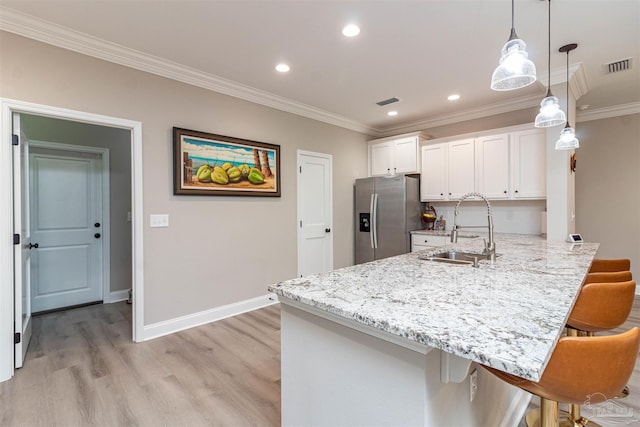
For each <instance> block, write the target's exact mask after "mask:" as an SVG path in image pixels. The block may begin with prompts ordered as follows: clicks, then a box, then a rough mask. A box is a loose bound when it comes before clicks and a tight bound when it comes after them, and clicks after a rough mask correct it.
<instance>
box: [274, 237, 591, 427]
mask: <svg viewBox="0 0 640 427" xmlns="http://www.w3.org/2000/svg"><path fill="white" fill-rule="evenodd" d="M495 240H496V244H497V253H498V255H499V256H498V257H497V259H496V261H490V260H481V261H480V262H479V265H478V268H474V267H471V266H469V265H450V264H445V263H438V262H434V261H428V260H423V259H422V258H425V257H428V255H430V254H431V253H435V252H440V251H442V248H434V249H432V250H425V251H421V252H417V253H410V254H405V255H400V256H396V257H392V258H387V259H383V260H379V261H374V262H370V263H366V264H360V265H356V266H352V267H347V268H343V269H339V270H335V271H332V272H330V273H326V274H320V275H316V276H310V277H303V278H298V279H294V280H289V281H285V282H281V283H278V284H275V285H272V286H270V287H269V290H270V291H271V292H274V293H275V294H277V295H278V298H279V300H280V302H281V303H282V424H283V425H356V424H357V425H424V426H441V425H442V426H447V425H470V426H473V425H478V426H484V425H517V420H519V418H520V417H521V416H522V412H523V411H524V408H526V404H527V403H528V398H529V396H528V394H527V393H524V392H522V391H520V390H518V389H516V388H513V387H511V386H509V385H507V384H504V383H501V382H500V381H499V380H497V379H495V378H494V377H492V376H491V375H489V374H488V373H486V372H485V371H484V370H481V369H478V370H477V392H476V393H475V396H474V397H475V398H474V400H473V402H470V386H471V384H470V379H469V378H468V375H467V374H468V373H469V372H473V371H474V370H475V369H476V366H475V363H481V364H484V365H488V366H492V367H494V368H497V369H500V370H502V371H505V372H508V373H512V374H515V375H518V376H521V377H523V378H527V379H531V380H534V381H535V380H538V379H539V378H540V377H541V375H542V372H543V371H544V368H545V366H546V363H547V362H548V360H549V357H550V356H551V354H552V352H553V348H554V347H555V344H556V342H557V340H558V338H559V337H560V335H561V333H562V330H563V328H564V324H565V321H566V319H567V317H568V315H569V312H570V310H571V308H572V306H573V304H574V302H575V299H576V296H577V294H578V291H579V289H580V286H581V284H582V281H583V280H584V277H585V275H586V274H587V272H588V269H589V266H590V265H591V261H592V259H593V258H594V256H595V253H596V251H597V249H598V245H597V244H593V243H584V244H580V245H576V244H570V243H565V242H548V241H546V240H545V239H544V238H543V237H538V236H526V235H508V234H497V235H496V239H495ZM482 247H483V242H482V238H478V239H460V240H459V243H457V244H455V245H450V246H449V247H448V248H449V249H452V248H453V249H456V250H459V251H462V250H464V251H476V252H480V251H481V249H482Z"/></svg>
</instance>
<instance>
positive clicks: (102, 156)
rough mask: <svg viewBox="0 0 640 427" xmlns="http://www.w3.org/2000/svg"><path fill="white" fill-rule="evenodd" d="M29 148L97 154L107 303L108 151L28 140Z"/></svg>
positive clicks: (103, 296)
mask: <svg viewBox="0 0 640 427" xmlns="http://www.w3.org/2000/svg"><path fill="white" fill-rule="evenodd" d="M29 144H30V146H31V147H35V148H47V149H50V150H58V151H73V152H77V153H90V154H99V155H100V159H101V168H102V213H101V216H102V230H101V233H102V239H101V240H102V301H104V302H107V301H108V299H109V298H110V297H109V293H110V292H111V217H110V212H111V205H110V203H111V198H110V188H109V179H110V175H109V149H108V148H102V147H88V146H85V145H73V144H63V143H57V142H50V141H34V140H29Z"/></svg>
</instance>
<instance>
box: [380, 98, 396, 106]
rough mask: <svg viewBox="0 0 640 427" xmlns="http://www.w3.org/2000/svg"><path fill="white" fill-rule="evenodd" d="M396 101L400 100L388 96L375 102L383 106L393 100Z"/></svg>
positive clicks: (391, 102)
mask: <svg viewBox="0 0 640 427" xmlns="http://www.w3.org/2000/svg"><path fill="white" fill-rule="evenodd" d="M398 101H400V100H399V99H398V98H389V99H385V100H383V101H378V102H376V104H378V105H379V106H381V107H384V106H385V105H389V104H393V103H394V102H398Z"/></svg>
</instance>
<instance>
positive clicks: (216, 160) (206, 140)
mask: <svg viewBox="0 0 640 427" xmlns="http://www.w3.org/2000/svg"><path fill="white" fill-rule="evenodd" d="M174 146H175V148H176V153H175V154H176V162H178V161H179V162H180V165H179V169H178V165H177V164H176V169H178V170H176V171H175V172H180V177H179V182H178V177H176V187H177V188H174V193H175V194H198V195H203V194H204V195H207V194H209V195H225V196H227V195H233V196H237V195H260V196H274V195H275V196H279V195H280V179H279V172H280V171H279V167H280V158H279V157H280V156H279V154H280V153H279V151H280V147H279V146H278V145H273V144H266V143H262V142H257V141H248V140H243V139H238V138H233V137H228V136H222V135H213V134H205V133H202V132H197V131H189V130H186V129H179V128H174ZM178 150H179V152H178ZM176 175H177V173H176ZM178 184H179V186H178Z"/></svg>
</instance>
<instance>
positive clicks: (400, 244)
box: [355, 175, 421, 264]
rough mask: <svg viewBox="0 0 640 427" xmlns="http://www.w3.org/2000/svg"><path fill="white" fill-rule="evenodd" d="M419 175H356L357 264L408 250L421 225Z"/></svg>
mask: <svg viewBox="0 0 640 427" xmlns="http://www.w3.org/2000/svg"><path fill="white" fill-rule="evenodd" d="M419 182H420V180H419V178H416V177H413V176H405V175H397V176H389V177H374V178H363V179H356V184H355V206H356V215H355V222H356V224H355V230H356V264H361V263H363V262H368V261H373V260H376V259H382V258H387V257H390V256H394V255H400V254H404V253H407V252H409V251H410V250H411V237H410V234H409V232H410V231H413V230H419V229H420V228H421V222H420V215H421V205H420V187H419Z"/></svg>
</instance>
